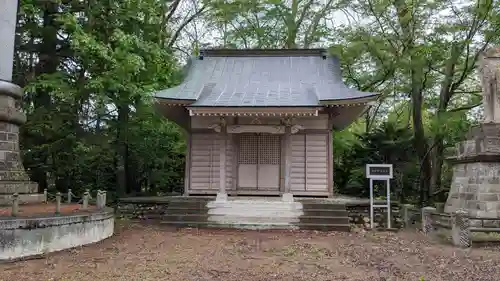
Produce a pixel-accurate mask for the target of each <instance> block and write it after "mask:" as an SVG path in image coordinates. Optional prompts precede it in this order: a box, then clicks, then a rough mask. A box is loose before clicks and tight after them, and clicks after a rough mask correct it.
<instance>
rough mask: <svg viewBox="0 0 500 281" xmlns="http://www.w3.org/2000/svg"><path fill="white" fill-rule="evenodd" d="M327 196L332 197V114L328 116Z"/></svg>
mask: <svg viewBox="0 0 500 281" xmlns="http://www.w3.org/2000/svg"><path fill="white" fill-rule="evenodd" d="M327 141H328V144H327V145H328V146H327V148H328V149H327V151H328V160H327V161H328V165H327V167H328V197H333V176H334V175H333V153H334V152H333V116H332V114H329V116H328V138H327Z"/></svg>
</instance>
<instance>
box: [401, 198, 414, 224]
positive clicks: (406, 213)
mask: <svg viewBox="0 0 500 281" xmlns="http://www.w3.org/2000/svg"><path fill="white" fill-rule="evenodd" d="M412 208H414V207H413V205H411V204H403V205H402V206H401V213H402V214H401V217H402V219H403V227H405V228H407V227H409V226H410V210H411V209H412Z"/></svg>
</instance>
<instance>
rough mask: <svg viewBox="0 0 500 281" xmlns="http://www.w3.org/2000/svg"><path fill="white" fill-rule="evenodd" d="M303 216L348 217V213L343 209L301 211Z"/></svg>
mask: <svg viewBox="0 0 500 281" xmlns="http://www.w3.org/2000/svg"><path fill="white" fill-rule="evenodd" d="M302 211H303V212H304V215H305V216H323V217H348V216H349V213H348V212H347V211H346V210H345V209H343V210H340V209H333V210H332V209H302Z"/></svg>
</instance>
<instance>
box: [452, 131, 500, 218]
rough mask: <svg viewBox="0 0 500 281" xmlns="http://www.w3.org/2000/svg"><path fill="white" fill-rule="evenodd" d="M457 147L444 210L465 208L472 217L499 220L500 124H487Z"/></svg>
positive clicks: (473, 132)
mask: <svg viewBox="0 0 500 281" xmlns="http://www.w3.org/2000/svg"><path fill="white" fill-rule="evenodd" d="M469 137H470V139H469V140H466V141H464V142H461V143H459V144H458V145H457V156H456V157H453V158H450V159H449V160H450V161H452V163H453V179H452V183H451V188H450V192H449V194H448V199H447V201H446V205H445V209H444V211H445V212H446V213H452V212H455V211H456V210H458V209H464V210H467V211H468V212H469V216H474V217H485V218H500V124H496V123H485V124H481V125H480V126H478V127H475V128H473V129H472V130H471V132H470V133H469Z"/></svg>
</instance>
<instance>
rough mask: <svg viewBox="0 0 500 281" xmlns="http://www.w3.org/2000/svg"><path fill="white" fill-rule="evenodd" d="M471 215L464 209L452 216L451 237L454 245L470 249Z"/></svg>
mask: <svg viewBox="0 0 500 281" xmlns="http://www.w3.org/2000/svg"><path fill="white" fill-rule="evenodd" d="M469 226H470V222H469V213H468V212H467V211H465V210H463V209H459V210H456V211H455V212H454V213H452V214H451V237H452V240H453V245H455V246H458V247H462V248H468V247H470V246H471V238H470V229H469Z"/></svg>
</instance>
